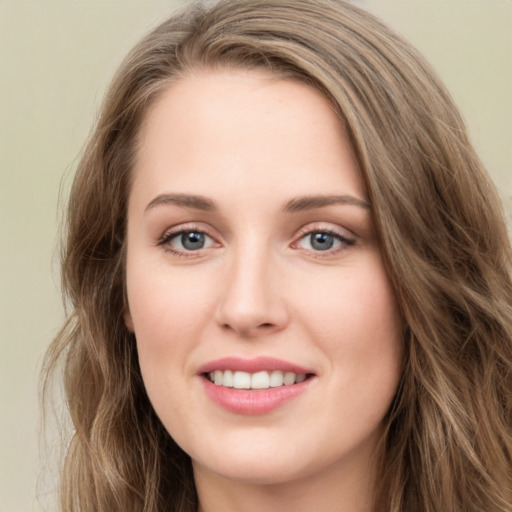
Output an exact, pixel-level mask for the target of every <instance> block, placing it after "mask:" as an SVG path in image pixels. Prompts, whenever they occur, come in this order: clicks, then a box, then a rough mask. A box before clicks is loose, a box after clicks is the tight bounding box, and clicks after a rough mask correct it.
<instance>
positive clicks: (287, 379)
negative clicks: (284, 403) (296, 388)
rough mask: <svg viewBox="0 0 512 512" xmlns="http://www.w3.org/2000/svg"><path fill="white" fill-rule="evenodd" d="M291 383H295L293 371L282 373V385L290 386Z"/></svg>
mask: <svg viewBox="0 0 512 512" xmlns="http://www.w3.org/2000/svg"><path fill="white" fill-rule="evenodd" d="M292 384H295V373H293V372H286V373H285V374H284V385H285V386H291V385H292Z"/></svg>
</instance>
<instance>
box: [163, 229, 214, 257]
mask: <svg viewBox="0 0 512 512" xmlns="http://www.w3.org/2000/svg"><path fill="white" fill-rule="evenodd" d="M160 244H161V245H165V246H167V247H168V248H169V249H170V250H171V251H173V252H177V253H182V252H193V251H199V250H201V249H207V248H208V247H211V246H212V245H213V244H214V240H213V239H212V238H211V237H209V236H208V235H207V234H206V233H203V232H201V231H197V230H188V231H179V232H177V233H176V232H175V233H170V234H168V235H166V236H164V237H163V239H162V240H161V242H160Z"/></svg>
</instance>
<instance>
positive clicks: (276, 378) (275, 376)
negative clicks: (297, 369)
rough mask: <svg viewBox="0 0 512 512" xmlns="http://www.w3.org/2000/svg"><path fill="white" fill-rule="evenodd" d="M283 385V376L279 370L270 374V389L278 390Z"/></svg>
mask: <svg viewBox="0 0 512 512" xmlns="http://www.w3.org/2000/svg"><path fill="white" fill-rule="evenodd" d="M283 384H284V376H283V372H282V371H281V370H274V371H273V372H272V373H271V374H270V387H271V388H278V387H279V386H282V385H283Z"/></svg>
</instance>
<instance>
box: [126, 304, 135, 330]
mask: <svg viewBox="0 0 512 512" xmlns="http://www.w3.org/2000/svg"><path fill="white" fill-rule="evenodd" d="M123 317H124V324H125V325H126V328H127V329H128V330H129V331H130V332H131V333H133V332H135V328H134V326H133V319H132V314H131V313H130V308H129V307H128V306H126V307H125V308H124V315H123Z"/></svg>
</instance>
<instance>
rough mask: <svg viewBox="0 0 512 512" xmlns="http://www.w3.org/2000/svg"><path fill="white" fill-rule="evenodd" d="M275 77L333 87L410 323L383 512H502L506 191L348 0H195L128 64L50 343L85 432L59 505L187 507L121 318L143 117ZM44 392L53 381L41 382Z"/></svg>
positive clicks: (192, 500) (85, 166)
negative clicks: (192, 95)
mask: <svg viewBox="0 0 512 512" xmlns="http://www.w3.org/2000/svg"><path fill="white" fill-rule="evenodd" d="M219 67H222V68H226V67H228V68H234V69H237V68H265V69H267V70H270V71H271V72H272V73H274V74H276V75H277V76H281V77H286V78H291V79H295V80H300V81H303V82H306V83H307V84H310V85H311V86H312V87H315V88H317V89H318V90H320V91H321V92H322V93H323V94H324V95H325V96H326V97H327V98H328V100H329V101H330V102H331V103H332V105H333V107H334V108H335V109H336V110H337V112H338V113H339V116H340V121H341V122H342V123H343V124H344V126H345V129H346V132H347V133H348V134H349V137H350V141H351V143H352V146H353V149H354V152H355V154H356V156H357V159H358V164H359V167H360V170H361V173H362V176H363V179H364V181H365V184H366V187H367V191H368V195H369V198H370V200H371V203H372V208H373V215H374V222H375V225H376V229H377V232H378V234H379V238H380V242H381V247H382V253H383V256H384V259H385V262H386V265H387V270H388V273H389V276H390V279H391V280H392V282H393V285H394V288H395V291H396V294H397V297H398V301H399V304H400V307H401V310H402V315H403V318H404V321H405V325H406V328H405V334H404V340H403V341H404V346H405V361H404V369H403V376H402V381H401V385H400V388H399V391H398V393H397V396H396V398H395V400H394V403H393V405H392V407H391V410H390V411H389V414H388V416H387V418H386V437H385V439H384V440H383V442H384V457H383V463H382V474H381V480H380V484H379V488H378V493H379V494H378V500H377V502H378V503H379V510H381V511H383V512H384V511H385V512H404V511H405V512H439V511H441V510H442V511H443V512H461V511H464V512H477V511H478V512H483V511H485V512H508V511H510V506H511V501H512V489H511V487H512V485H511V482H512V283H511V278H510V263H511V250H510V244H509V240H508V237H507V232H506V227H505V221H504V217H503V212H502V209H501V204H500V201H499V198H498V195H497V193H496V191H495V189H494V187H493V185H492V183H491V181H490V180H489V178H488V176H487V175H486V173H485V171H484V170H483V167H482V165H481V163H480V161H479V159H478V158H477V156H476V155H475V153H474V151H473V149H472V147H471V144H470V142H469V141H468V136H467V134H466V129H465V127H464V124H463V121H462V120H461V118H460V116H459V114H458V111H457V109H456V108H455V106H454V105H453V102H452V100H451V98H450V96H449V95H448V93H447V92H446V90H445V89H444V87H443V86H442V84H441V83H440V82H439V80H438V79H437V77H436V75H435V73H434V72H433V71H432V70H431V69H430V67H429V66H428V65H427V64H426V63H425V62H424V60H423V59H422V58H421V56H420V55H418V53H417V52H416V51H415V50H414V49H413V48H412V47H411V46H410V45H409V44H408V43H406V42H404V40H403V39H401V38H400V37H398V36H397V35H396V34H395V33H393V32H392V31H391V30H390V29H389V28H387V27H386V26H384V25H383V24H382V23H381V22H379V21H378V20H377V19H375V18H374V17H373V16H371V15H370V14H368V13H367V12H365V11H363V10H361V9H359V8H357V7H355V6H353V5H351V4H350V3H349V2H346V1H342V0H249V1H247V0H221V1H220V2H215V3H214V4H212V5H210V6H204V5H202V4H200V3H193V4H189V5H188V6H187V7H186V8H185V9H184V10H183V11H182V12H180V13H178V14H177V15H175V16H173V17H172V18H171V19H169V20H168V21H166V22H165V23H163V24H162V25H160V26H159V27H157V28H156V29H155V30H154V31H153V32H151V33H150V34H149V35H148V36H147V37H146V38H144V39H143V40H142V41H141V42H140V43H139V44H138V45H137V46H136V47H135V48H134V49H133V51H132V52H131V53H130V54H129V56H128V57H127V58H126V60H125V61H124V62H123V64H122V66H121V68H120V69H119V71H118V73H117V74H116V76H115V78H114V80H113V82H112V84H111V87H110V89H109V91H108V93H107V96H106V99H105V102H104V104H103V108H102V110H101V115H100V117H99V119H98V122H97V124H96V127H95V130H94V132H93V134H92V136H91V138H90V141H89V143H88V145H87V147H86V149H85V151H84V154H83V156H82V159H81V161H80V164H79V166H78V170H77V173H76V177H75V181H74V185H73V188H72V191H71V195H70V198H69V209H68V217H67V232H66V241H65V247H64V250H63V267H62V268H63V271H62V276H63V289H64V291H65V294H66V297H67V299H68V304H69V308H70V314H69V316H68V319H67V321H66V323H65V325H64V327H63V328H62V330H61V332H60V333H59V334H58V336H57V337H56V339H55V340H54V342H53V344H52V345H51V347H50V349H49V351H48V354H47V358H46V365H45V375H46V377H47V379H48V378H49V375H51V374H52V372H54V369H55V368H56V367H57V364H58V362H59V361H60V360H63V361H64V383H65V392H66V397H67V402H68V406H69V411H70V414H71V418H72V422H73V426H74V434H73V437H72V440H71V443H70V445H69V448H68V450H67V456H66V460H65V465H64V469H63V471H62V486H61V488H62V492H61V507H62V510H64V511H66V512H68V511H69V512H73V511H75V512H76V511H82V512H93V511H94V512H98V511H104V512H107V511H108V512H115V511H123V512H129V511H139V512H140V511H144V512H156V511H163V510H175V511H178V510H179V511H182V512H193V511H195V510H196V508H197V497H196V494H195V488H194V482H193V476H192V471H191V464H190V460H189V458H188V456H187V455H186V454H185V453H183V452H182V451H181V449H180V448H179V447H178V446H177V445H176V444H175V443H174V441H173V440H172V439H171V437H170V436H169V435H168V434H167V432H166V431H165V429H164V427H163V426H162V424H161V423H160V421H159V420H158V418H157V417H156V415H155V413H154V412H153V410H152V407H151V405H150V403H149V400H148V398H147V396H146V393H145V390H144V386H143V383H142V379H141V376H140V371H139V366H138V361H137V354H136V347H135V343H134V339H133V336H132V335H131V334H130V332H129V331H128V330H127V328H126V326H125V324H124V321H123V312H124V307H125V290H124V250H125V246H124V244H125V222H126V208H127V198H128V194H129V190H130V180H131V172H132V167H133V165H132V164H133V160H134V155H135V153H136V150H137V134H138V131H139V128H140V125H141V122H142V121H143V119H144V115H145V113H146V112H147V110H148V108H149V107H150V106H151V105H152V104H154V102H155V101H156V100H157V98H158V97H159V96H160V95H161V94H162V93H163V92H164V91H165V90H166V89H167V88H168V87H169V84H171V83H172V82H173V81H176V80H179V79H180V76H184V75H187V74H188V73H190V72H191V71H193V70H194V69H205V68H206V69H212V70H214V69H215V68H219ZM46 382H47V383H48V380H46Z"/></svg>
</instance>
